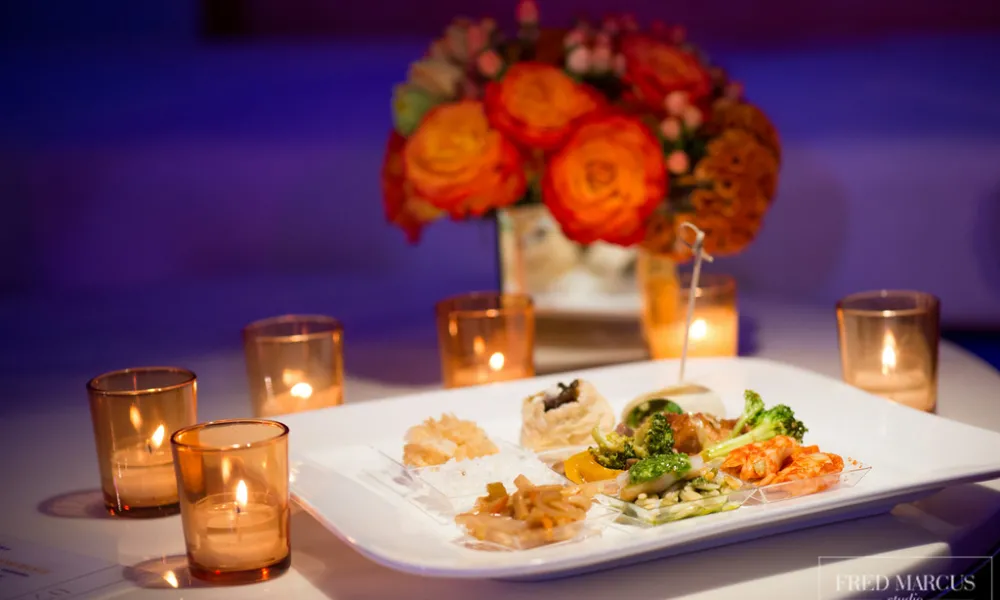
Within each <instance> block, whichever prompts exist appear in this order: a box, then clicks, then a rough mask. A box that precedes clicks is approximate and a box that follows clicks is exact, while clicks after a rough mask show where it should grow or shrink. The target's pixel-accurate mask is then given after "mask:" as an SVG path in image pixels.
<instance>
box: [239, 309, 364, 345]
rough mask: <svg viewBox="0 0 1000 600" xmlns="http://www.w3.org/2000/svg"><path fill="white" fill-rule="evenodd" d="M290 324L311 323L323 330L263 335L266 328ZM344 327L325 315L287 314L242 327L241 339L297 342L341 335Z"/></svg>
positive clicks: (337, 320)
mask: <svg viewBox="0 0 1000 600" xmlns="http://www.w3.org/2000/svg"><path fill="white" fill-rule="evenodd" d="M291 323H312V324H319V325H324V326H325V328H324V329H319V330H317V331H310V332H307V333H288V334H270V333H265V331H266V328H267V327H270V326H275V325H288V324H291ZM343 332H344V325H343V323H341V322H340V320H339V319H337V318H335V317H330V316H327V315H319V314H287V315H278V316H275V317H266V318H264V319H258V320H256V321H253V322H251V323H248V324H247V325H245V326H244V327H243V338H244V339H253V340H254V341H256V342H272V341H277V342H298V341H303V340H308V339H311V338H318V337H326V336H328V335H330V333H339V334H343Z"/></svg>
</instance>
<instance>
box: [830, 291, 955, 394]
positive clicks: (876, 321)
mask: <svg viewBox="0 0 1000 600" xmlns="http://www.w3.org/2000/svg"><path fill="white" fill-rule="evenodd" d="M940 315H941V303H940V301H939V300H938V299H937V298H936V297H934V296H932V295H930V294H926V293H924V292H914V291H906V290H876V291H870V292H861V293H858V294H852V295H850V296H847V297H845V298H842V299H841V300H840V301H839V302H837V332H838V335H839V339H840V364H841V368H842V370H843V374H844V381H846V382H847V383H849V384H851V385H853V386H855V387H859V388H861V389H863V390H865V391H868V392H871V393H873V394H876V395H878V396H882V397H883V398H887V399H889V400H892V401H894V402H897V403H899V404H903V405H905V406H909V407H911V408H916V409H918V410H923V411H927V412H932V411H934V410H935V408H936V407H937V368H938V344H939V341H940V339H941V328H940V318H941V317H940Z"/></svg>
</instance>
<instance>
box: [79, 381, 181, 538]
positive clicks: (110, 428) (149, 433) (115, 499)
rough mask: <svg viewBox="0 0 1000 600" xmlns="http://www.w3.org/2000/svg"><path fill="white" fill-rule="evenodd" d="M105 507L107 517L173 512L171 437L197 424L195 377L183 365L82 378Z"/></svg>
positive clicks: (174, 490)
mask: <svg viewBox="0 0 1000 600" xmlns="http://www.w3.org/2000/svg"><path fill="white" fill-rule="evenodd" d="M87 395H88V396H89V398H90V418H91V421H92V422H93V425H94V441H95V443H96V446H97V464H98V467H99V468H100V473H101V492H102V495H103V496H104V505H105V506H106V507H107V509H108V511H109V512H110V513H111V514H112V515H117V516H123V517H139V518H148V517H162V516H167V515H174V514H177V512H178V510H180V509H179V506H178V498H177V481H176V479H175V478H174V461H173V458H172V457H171V454H170V444H169V440H170V435H171V434H172V433H173V432H174V431H176V430H178V429H180V428H182V427H187V426H188V425H192V424H194V423H195V422H197V402H198V400H197V396H198V391H197V378H196V377H195V374H194V373H192V372H191V371H188V370H186V369H179V368H176V367H143V368H137V369H124V370H121V371H114V372H112V373H105V374H103V375H98V376H97V377H94V378H93V379H91V380H90V381H88V382H87Z"/></svg>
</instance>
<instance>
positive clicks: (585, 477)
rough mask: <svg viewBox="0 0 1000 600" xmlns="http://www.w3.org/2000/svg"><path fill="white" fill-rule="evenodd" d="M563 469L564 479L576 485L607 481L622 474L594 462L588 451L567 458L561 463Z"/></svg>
mask: <svg viewBox="0 0 1000 600" xmlns="http://www.w3.org/2000/svg"><path fill="white" fill-rule="evenodd" d="M563 468H564V469H565V471H566V479H569V480H570V481H572V482H573V483H577V484H583V483H591V482H594V481H607V480H608V479H614V478H615V477H618V475H620V474H621V473H623V472H624V471H618V470H616V469H609V468H607V467H604V466H601V464H600V463H598V462H597V461H596V460H594V455H593V454H591V453H590V452H589V451H588V450H584V451H583V452H580V453H579V454H574V455H573V456H570V457H569V458H567V459H566V461H565V462H563Z"/></svg>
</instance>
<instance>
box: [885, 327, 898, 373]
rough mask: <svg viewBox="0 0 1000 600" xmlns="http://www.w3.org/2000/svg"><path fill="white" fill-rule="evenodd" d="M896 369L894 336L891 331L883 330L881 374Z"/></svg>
mask: <svg viewBox="0 0 1000 600" xmlns="http://www.w3.org/2000/svg"><path fill="white" fill-rule="evenodd" d="M895 369H896V338H895V337H893V335H892V332H891V331H887V332H885V338H884V339H883V341H882V374H883V375H888V374H890V373H891V372H892V371H894V370H895Z"/></svg>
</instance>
